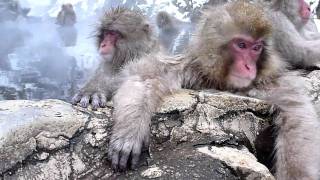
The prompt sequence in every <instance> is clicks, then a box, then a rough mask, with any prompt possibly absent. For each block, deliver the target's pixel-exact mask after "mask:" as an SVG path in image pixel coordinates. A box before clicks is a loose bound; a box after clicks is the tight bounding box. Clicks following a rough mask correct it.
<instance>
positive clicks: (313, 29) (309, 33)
mask: <svg viewBox="0 0 320 180" xmlns="http://www.w3.org/2000/svg"><path fill="white" fill-rule="evenodd" d="M301 33H302V35H303V37H304V38H305V39H306V40H309V41H313V40H318V39H320V33H319V30H318V29H317V26H316V24H315V23H314V22H313V20H310V21H309V22H308V23H307V24H306V25H305V27H304V28H303V31H302V32H301Z"/></svg>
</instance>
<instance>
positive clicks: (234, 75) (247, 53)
mask: <svg viewBox="0 0 320 180" xmlns="http://www.w3.org/2000/svg"><path fill="white" fill-rule="evenodd" d="M228 48H229V50H230V52H231V56H232V60H233V62H232V63H231V66H230V69H229V75H228V78H229V79H228V80H229V82H230V83H231V84H232V85H233V86H235V87H236V88H243V87H247V86H249V85H250V84H251V82H252V81H253V80H254V79H255V78H256V76H257V61H258V60H259V57H260V55H261V53H262V50H263V48H264V44H263V41H262V40H261V39H258V40H255V39H253V38H252V37H250V36H239V37H236V38H234V39H233V40H232V41H231V42H230V43H229V47H228Z"/></svg>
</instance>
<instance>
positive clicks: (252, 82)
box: [108, 1, 320, 180]
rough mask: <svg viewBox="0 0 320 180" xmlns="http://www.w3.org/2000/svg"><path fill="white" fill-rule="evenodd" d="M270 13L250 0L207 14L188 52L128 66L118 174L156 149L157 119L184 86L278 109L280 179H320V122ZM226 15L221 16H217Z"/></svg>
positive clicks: (117, 111) (113, 141) (117, 130)
mask: <svg viewBox="0 0 320 180" xmlns="http://www.w3.org/2000/svg"><path fill="white" fill-rule="evenodd" d="M264 12H265V11H263V9H260V8H259V7H256V6H255V5H253V4H250V3H246V2H244V1H237V2H233V3H228V4H225V5H223V6H219V7H211V8H209V9H207V10H205V11H204V13H203V15H202V20H201V21H200V22H199V25H198V27H199V29H198V31H197V33H196V34H195V36H194V38H195V39H194V40H193V43H192V46H191V47H190V50H189V51H188V53H187V54H185V55H181V56H176V57H165V56H163V55H161V54H159V55H155V54H153V55H149V56H145V57H143V58H141V59H140V60H139V61H137V62H132V63H129V64H128V65H127V66H126V67H125V69H124V70H123V71H122V72H121V73H120V74H121V75H120V76H121V77H122V78H123V79H125V80H124V81H123V83H122V84H121V85H120V86H119V89H118V90H117V92H116V94H115V96H114V99H113V101H114V114H113V115H114V120H115V124H114V127H113V130H112V135H111V138H110V143H109V152H108V153H109V157H110V159H111V161H112V167H113V168H114V169H115V170H119V169H120V170H124V169H126V168H127V167H128V165H130V166H129V167H131V168H135V167H136V165H137V163H138V161H139V156H140V154H141V148H142V147H144V146H148V145H149V140H150V123H151V117H152V115H153V113H154V112H156V110H157V108H158V107H159V106H160V104H161V102H162V99H163V97H164V96H167V95H170V94H173V93H174V92H176V91H177V90H179V89H181V88H189V89H196V90H198V89H204V88H206V89H207V88H212V89H216V90H221V91H229V92H233V93H237V94H238V93H239V94H244V95H248V96H251V97H255V98H259V99H263V100H266V101H267V102H269V103H271V104H274V105H276V106H277V107H279V115H278V116H277V118H276V119H275V122H274V124H275V125H276V126H277V127H278V131H277V138H276V150H275V152H276V164H275V167H276V174H275V176H276V178H277V179H279V180H300V179H305V180H307V179H308V180H318V179H319V175H318V172H319V169H320V154H319V149H320V121H319V120H318V117H317V114H316V112H315V109H314V107H313V105H312V103H311V101H310V99H309V98H308V97H307V96H306V95H305V94H306V93H304V92H303V88H301V87H302V85H303V81H301V83H300V81H299V76H296V75H294V74H290V73H288V72H286V71H285V65H284V64H283V63H284V62H283V61H282V60H281V59H280V57H279V56H278V55H277V53H276V51H275V50H274V49H273V48H274V46H273V38H272V27H271V22H270V21H269V19H268V18H267V17H266V15H265V13H264ZM217 17H219V18H217Z"/></svg>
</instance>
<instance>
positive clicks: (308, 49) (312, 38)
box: [268, 0, 320, 68]
mask: <svg viewBox="0 0 320 180" xmlns="http://www.w3.org/2000/svg"><path fill="white" fill-rule="evenodd" d="M268 14H269V16H270V17H271V20H272V22H273V27H274V29H273V39H274V43H275V47H276V50H277V51H278V52H280V55H281V56H282V57H283V58H284V59H285V60H286V61H287V62H288V63H289V65H290V68H308V67H313V66H316V65H317V64H319V63H320V51H319V50H318V49H319V46H320V33H318V32H312V31H310V30H309V28H308V27H310V23H312V22H311V19H310V16H311V10H310V6H309V4H307V3H306V2H305V1H304V0H276V1H275V2H274V4H273V5H272V8H271V10H270V12H269V13H268Z"/></svg>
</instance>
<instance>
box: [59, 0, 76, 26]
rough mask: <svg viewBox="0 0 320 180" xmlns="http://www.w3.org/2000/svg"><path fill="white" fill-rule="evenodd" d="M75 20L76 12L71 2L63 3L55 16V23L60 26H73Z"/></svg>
mask: <svg viewBox="0 0 320 180" xmlns="http://www.w3.org/2000/svg"><path fill="white" fill-rule="evenodd" d="M76 21H77V16H76V13H75V12H74V10H73V6H72V4H69V3H68V4H63V5H62V6H61V10H60V12H59V14H58V16H57V22H56V23H57V24H59V25H60V26H73V25H74V24H75V23H76Z"/></svg>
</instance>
